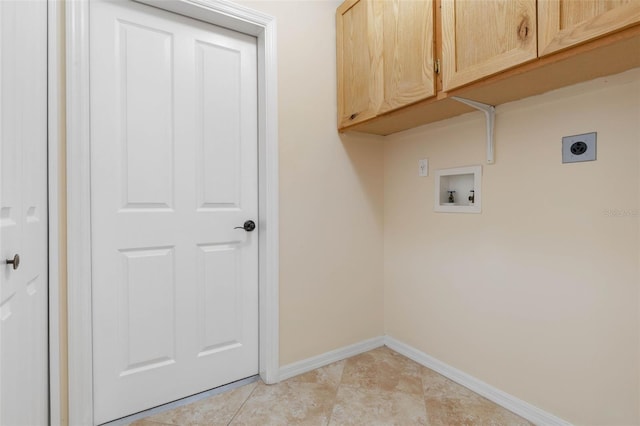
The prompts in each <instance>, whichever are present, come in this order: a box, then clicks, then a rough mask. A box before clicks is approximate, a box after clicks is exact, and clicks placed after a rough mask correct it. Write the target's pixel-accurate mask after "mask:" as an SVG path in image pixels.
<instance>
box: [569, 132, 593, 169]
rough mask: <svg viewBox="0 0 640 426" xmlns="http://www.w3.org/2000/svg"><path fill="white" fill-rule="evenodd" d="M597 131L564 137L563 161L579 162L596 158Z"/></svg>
mask: <svg viewBox="0 0 640 426" xmlns="http://www.w3.org/2000/svg"><path fill="white" fill-rule="evenodd" d="M596 138H597V133H596V132H592V133H583V134H581V135H574V136H565V137H563V138H562V162H563V163H578V162H581V161H595V160H596Z"/></svg>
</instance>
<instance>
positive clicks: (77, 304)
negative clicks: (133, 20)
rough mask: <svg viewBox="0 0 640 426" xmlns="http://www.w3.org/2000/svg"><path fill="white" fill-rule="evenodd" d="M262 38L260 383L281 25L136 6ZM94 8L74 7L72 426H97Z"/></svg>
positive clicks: (269, 357) (271, 274) (267, 360)
mask: <svg viewBox="0 0 640 426" xmlns="http://www.w3.org/2000/svg"><path fill="white" fill-rule="evenodd" d="M135 1H138V2H140V3H145V4H148V5H151V6H154V7H158V8H161V9H164V10H168V11H171V12H175V13H178V14H181V15H185V16H189V17H192V18H196V19H199V20H201V21H205V22H209V23H211V24H214V25H217V26H221V27H225V28H228V29H231V30H234V31H237V32H240V33H244V34H249V35H252V36H255V37H256V38H257V47H258V177H259V179H258V181H259V183H258V200H259V218H258V223H259V225H258V232H259V249H258V251H259V255H258V257H259V262H258V263H259V278H258V279H259V310H260V312H259V318H260V337H259V339H260V344H259V347H260V349H259V351H260V353H259V358H260V376H261V378H262V380H263V381H265V382H266V383H275V382H277V381H278V369H279V359H278V356H279V354H278V348H279V336H278V334H279V328H278V327H279V324H278V282H279V271H278V113H277V111H278V103H277V63H276V21H275V18H273V17H271V16H268V15H265V14H263V13H260V12H257V11H254V10H251V9H248V8H246V7H244V6H241V5H238V4H235V3H232V2H229V1H226V0H135ZM89 7H90V4H89V1H88V0H76V1H70V2H66V52H67V58H66V77H67V79H66V84H67V91H66V95H67V110H66V112H67V240H68V248H67V287H68V322H69V330H68V331H69V337H68V338H69V424H70V425H88V424H94V423H93V379H92V372H93V366H92V325H91V319H92V312H91V185H90V177H91V162H90V152H89V150H90V143H89V141H90V121H89V120H90V110H89V105H90V91H89Z"/></svg>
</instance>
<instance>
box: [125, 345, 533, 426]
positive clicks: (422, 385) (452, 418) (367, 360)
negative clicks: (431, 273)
mask: <svg viewBox="0 0 640 426" xmlns="http://www.w3.org/2000/svg"><path fill="white" fill-rule="evenodd" d="M131 425H132V426H166V425H172V426H192V425H193V426H195V425H203V426H204V425H260V426H266V425H401V426H408V425H447V426H453V425H509V426H511V425H531V423H529V422H528V421H526V420H524V419H523V418H521V417H518V416H516V415H515V414H513V413H511V412H510V411H507V410H505V409H504V408H502V407H499V406H498V405H496V404H494V403H492V402H491V401H489V400H487V399H485V398H483V397H481V396H479V395H478V394H475V393H474V392H471V391H470V390H468V389H467V388H464V387H462V386H460V385H458V384H456V383H454V382H452V381H451V380H449V379H447V378H445V377H443V376H441V375H439V374H438V373H435V372H434V371H432V370H429V369H428V368H425V367H423V366H421V365H419V364H417V363H415V362H413V361H411V360H410V359H408V358H406V357H404V356H402V355H400V354H398V353H396V352H394V351H392V350H391V349H389V348H387V347H381V348H377V349H374V350H372V351H369V352H366V353H363V354H361V355H357V356H354V357H352V358H349V359H346V360H343V361H339V362H336V363H333V364H331V365H328V366H326V367H323V368H319V369H317V370H314V371H311V372H309V373H306V374H303V375H300V376H297V377H293V378H291V379H289V380H285V381H283V382H281V383H279V384H277V385H270V386H269V385H265V384H264V383H262V382H261V381H258V382H254V383H250V384H248V385H244V386H242V387H239V388H236V389H233V390H231V391H228V392H226V393H222V394H219V395H216V396H213V397H210V398H207V399H203V400H201V401H198V402H195V403H192V404H189V405H184V406H182V407H178V408H174V409H173V410H170V411H166V412H163V413H160V414H156V415H153V416H151V417H147V418H144V419H142V420H138V421H136V422H134V423H131Z"/></svg>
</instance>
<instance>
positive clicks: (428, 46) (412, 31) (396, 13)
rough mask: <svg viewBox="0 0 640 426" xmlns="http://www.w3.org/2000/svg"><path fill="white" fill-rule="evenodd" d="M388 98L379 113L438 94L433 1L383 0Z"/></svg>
mask: <svg viewBox="0 0 640 426" xmlns="http://www.w3.org/2000/svg"><path fill="white" fill-rule="evenodd" d="M383 4H384V8H383V15H384V20H383V52H384V101H383V104H382V107H381V109H380V111H379V113H385V112H389V111H393V110H395V109H398V108H400V107H403V106H406V105H410V104H412V103H415V102H418V101H421V100H423V99H427V98H429V97H431V96H433V95H435V93H436V86H435V72H434V67H433V61H434V57H435V52H434V51H433V37H434V30H433V28H434V25H433V24H434V22H433V2H432V1H431V0H419V1H404V0H385V1H383Z"/></svg>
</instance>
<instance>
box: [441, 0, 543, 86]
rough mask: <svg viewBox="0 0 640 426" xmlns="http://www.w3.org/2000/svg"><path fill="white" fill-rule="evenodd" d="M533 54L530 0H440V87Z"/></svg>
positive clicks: (533, 15) (488, 72)
mask: <svg viewBox="0 0 640 426" xmlns="http://www.w3.org/2000/svg"><path fill="white" fill-rule="evenodd" d="M536 56H537V49H536V0H442V72H443V89H444V90H445V91H447V90H450V89H453V88H456V87H459V86H462V85H464V84H467V83H470V82H472V81H476V80H480V79H482V78H484V77H487V76H490V75H492V74H495V73H498V72H500V71H503V70H505V69H508V68H511V67H513V66H516V65H519V64H522V63H524V62H527V61H529V60H533V59H535V58H536Z"/></svg>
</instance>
